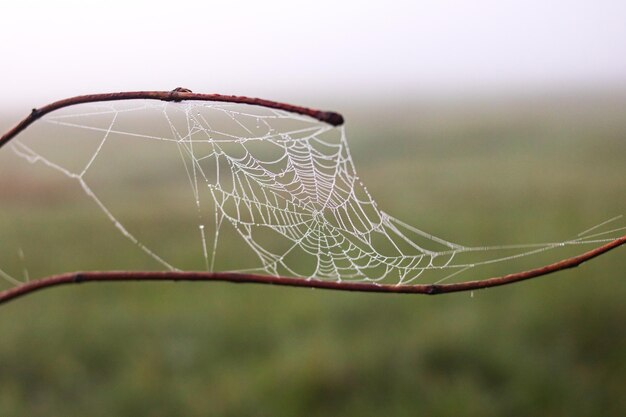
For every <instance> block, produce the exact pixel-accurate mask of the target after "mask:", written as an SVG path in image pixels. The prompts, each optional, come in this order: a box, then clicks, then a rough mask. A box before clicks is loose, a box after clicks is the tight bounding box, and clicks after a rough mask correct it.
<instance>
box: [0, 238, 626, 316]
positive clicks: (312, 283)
mask: <svg viewBox="0 0 626 417" xmlns="http://www.w3.org/2000/svg"><path fill="white" fill-rule="evenodd" d="M623 244H626V236H623V237H621V238H619V239H615V240H613V241H611V242H609V243H607V244H605V245H602V246H600V247H598V248H595V249H593V250H590V251H589V252H585V253H583V254H581V255H578V256H575V257H572V258H568V259H565V260H562V261H559V262H556V263H553V264H550V265H546V266H543V267H540V268H535V269H530V270H528V271H523V272H517V273H514V274H509V275H503V276H500V277H494V278H488V279H484V280H479V281H466V282H460V283H456V284H418V285H390V284H375V283H367V282H349V281H321V280H315V279H309V280H307V279H303V278H291V277H277V276H269V275H257V274H242V273H235V272H196V271H90V272H72V273H67V274H61V275H54V276H50V277H47V278H42V279H39V280H36V281H31V282H28V283H24V284H22V285H19V286H17V287H13V288H10V289H8V290H5V291H2V292H0V304H3V303H6V302H8V301H11V300H14V299H16V298H18V297H22V296H24V295H27V294H31V293H33V292H35V291H39V290H43V289H46V288H50V287H56V286H59V285H66V284H80V283H83V282H131V281H201V282H208V281H225V282H231V283H235V284H271V285H283V286H289V287H306V288H320V289H326V290H339V291H359V292H378V293H395V294H427V295H437V294H446V293H452V292H461V291H474V290H480V289H485V288H491V287H497V286H500V285H507V284H512V283H514V282H519V281H524V280H527V279H531V278H536V277H540V276H543V275H548V274H551V273H553V272H557V271H562V270H565V269H569V268H575V267H577V266H579V265H580V264H582V263H583V262H586V261H588V260H590V259H593V258H595V257H597V256H600V255H602V254H604V253H606V252H608V251H610V250H612V249H615V248H617V247H618V246H621V245H623Z"/></svg>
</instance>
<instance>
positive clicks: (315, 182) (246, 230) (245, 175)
mask: <svg viewBox="0 0 626 417" xmlns="http://www.w3.org/2000/svg"><path fill="white" fill-rule="evenodd" d="M38 124H40V125H42V126H45V127H46V128H47V129H48V130H47V131H46V134H45V136H46V137H45V140H46V141H50V140H52V139H53V137H60V138H75V137H77V138H78V137H89V138H90V139H86V140H85V142H86V143H87V142H89V141H91V143H93V145H92V147H91V148H90V149H89V150H88V151H87V152H86V157H85V158H82V160H81V159H80V158H73V157H72V152H73V150H67V149H65V150H58V149H57V150H54V151H50V150H48V151H44V150H40V149H38V148H37V146H36V145H37V142H36V141H33V143H32V144H31V143H30V142H29V141H28V140H26V139H24V140H22V139H20V138H18V140H14V141H13V142H12V143H11V147H12V149H13V151H14V152H15V154H16V155H18V156H19V157H21V158H23V159H24V160H26V161H28V162H30V163H31V164H37V165H42V166H45V167H47V168H48V169H50V170H52V171H56V172H57V173H60V174H62V175H63V176H65V177H67V178H68V179H70V180H71V181H73V182H75V183H76V184H78V186H79V187H80V189H81V190H82V192H83V193H84V195H85V196H86V197H87V198H88V199H90V200H91V201H93V202H94V203H95V204H96V205H97V207H98V208H99V210H100V211H101V212H102V214H103V215H104V216H105V217H106V218H107V219H108V220H109V221H110V222H111V223H112V224H113V225H114V227H115V228H116V229H117V231H118V232H119V233H120V234H121V235H122V236H123V237H124V238H125V239H126V240H128V241H129V242H131V243H132V244H133V245H134V246H136V247H137V248H138V249H139V250H140V251H142V252H143V253H145V255H147V256H148V257H150V258H151V259H152V260H153V261H154V263H155V264H156V265H158V266H159V267H160V268H166V269H170V270H178V269H182V268H181V267H180V266H179V265H175V264H174V262H172V261H171V260H170V259H168V257H167V256H164V255H163V254H161V253H159V251H158V250H155V249H152V248H151V247H150V245H148V244H147V243H145V241H144V240H143V239H140V238H139V236H137V235H136V233H135V232H133V231H131V229H130V228H129V227H127V225H126V224H125V223H124V222H123V221H121V220H119V219H118V216H117V214H116V212H115V210H113V209H112V208H110V207H109V205H108V204H106V203H105V202H104V199H103V198H101V196H100V195H101V191H97V192H96V188H97V187H94V186H93V185H92V183H91V180H90V174H91V173H92V171H94V170H96V169H98V166H99V165H98V164H99V161H100V160H101V159H103V158H104V157H105V154H106V153H107V148H108V147H109V146H110V143H111V142H115V141H117V142H119V141H124V142H125V146H126V147H127V148H128V152H129V153H131V154H132V152H133V147H134V146H135V144H136V143H138V142H142V143H144V144H145V143H148V144H150V145H151V146H153V144H155V143H159V144H161V145H163V146H164V148H163V149H166V152H167V153H168V154H169V155H176V158H177V162H176V164H177V165H176V166H177V168H180V169H179V172H180V174H181V175H182V176H184V177H185V178H186V180H185V181H186V182H187V183H188V190H189V191H190V192H188V194H187V195H188V196H190V197H191V200H192V201H193V205H194V206H195V208H196V211H197V218H198V224H197V231H198V240H199V245H200V248H201V249H200V250H201V254H202V255H201V256H202V258H203V259H202V260H203V265H204V268H206V270H210V271H213V270H219V269H220V268H219V267H218V266H217V265H218V263H219V260H218V252H219V251H218V249H219V248H220V242H221V239H222V236H223V234H224V233H226V232H227V231H228V232H230V233H233V232H234V234H235V236H236V237H237V239H238V240H239V242H240V244H241V245H244V246H245V247H247V248H249V250H251V252H252V253H253V254H254V256H253V257H254V258H255V259H254V264H255V265H254V266H252V267H250V268H248V267H246V268H239V269H236V270H238V271H249V272H252V271H253V272H262V273H266V274H271V275H288V276H294V277H301V278H303V279H322V280H336V281H342V280H343V281H369V282H379V283H395V284H399V285H406V284H411V283H416V282H420V283H422V282H429V283H440V282H445V281H449V280H458V279H459V276H460V275H461V274H463V273H466V272H467V271H468V270H472V269H474V268H476V267H478V266H485V265H491V264H496V263H502V262H506V261H512V260H514V259H518V258H522V257H527V256H530V255H538V254H541V253H544V252H547V251H551V250H554V249H557V248H562V247H564V246H572V245H581V244H592V243H594V244H595V243H601V242H607V241H609V240H611V239H610V238H609V235H611V234H613V233H615V232H616V231H618V230H622V229H624V228H623V227H620V228H613V229H611V230H606V229H607V228H609V226H610V225H611V224H612V223H613V222H614V221H616V220H617V219H618V218H619V217H616V218H613V219H610V220H608V221H606V222H603V223H601V224H598V225H596V226H594V227H592V228H590V229H588V230H586V231H584V232H582V233H580V234H579V235H577V236H575V237H574V238H573V239H570V240H566V241H559V242H550V243H534V244H526V245H505V246H502V245H501V246H482V247H475V246H473V247H469V246H465V245H462V244H458V243H455V242H451V241H448V240H446V239H443V238H440V237H437V236H434V235H432V234H429V233H428V232H426V231H423V230H421V229H418V228H416V227H413V226H411V225H409V224H407V223H405V222H403V221H401V220H399V219H396V218H395V217H393V216H391V215H390V214H388V213H386V212H385V211H383V210H381V209H380V208H379V206H378V204H377V203H376V201H375V200H374V199H373V198H372V196H371V195H370V194H369V192H368V190H367V188H366V187H365V185H364V184H363V182H362V181H361V179H360V178H359V176H358V174H357V171H356V169H355V165H354V162H353V159H352V156H351V154H350V149H349V147H348V143H347V138H346V130H345V127H344V126H341V127H332V126H329V125H326V124H324V123H321V122H318V121H317V120H313V119H311V118H308V117H305V116H299V115H295V114H292V113H288V112H284V111H280V110H273V109H267V108H263V107H258V106H249V105H235V104H225V103H210V102H182V103H165V102H155V101H148V100H133V101H127V102H113V103H98V104H90V105H81V106H77V107H74V108H69V109H63V110H62V111H57V112H54V113H52V114H49V115H47V116H45V117H44V118H43V119H42V120H41V121H40V122H39V123H38ZM52 131H54V132H55V133H52ZM42 139H43V138H41V137H40V141H41V140H42ZM42 149H43V148H42ZM150 168H151V169H152V170H155V169H157V170H158V167H155V166H150ZM169 168H170V167H168V169H169ZM109 171H111V170H110V169H109ZM151 172H152V171H151ZM168 172H169V171H168ZM104 191H106V189H105V190H104ZM191 216H193V214H191ZM230 269H232V268H230ZM463 275H465V274H463ZM0 276H1V277H3V278H4V279H5V280H7V281H10V282H12V283H13V284H15V283H19V280H17V279H15V278H13V277H12V276H11V275H9V274H8V273H6V272H3V271H2V270H0Z"/></svg>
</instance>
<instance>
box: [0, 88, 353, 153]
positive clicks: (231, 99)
mask: <svg viewBox="0 0 626 417" xmlns="http://www.w3.org/2000/svg"><path fill="white" fill-rule="evenodd" d="M137 99H144V100H161V101H173V102H180V101H183V100H190V101H219V102H228V103H238V104H251V105H256V106H262V107H269V108H271V109H278V110H284V111H288V112H291V113H297V114H302V115H304V116H309V117H312V118H314V119H317V120H319V121H320V122H324V123H328V124H330V125H332V126H340V125H342V124H343V116H342V115H341V114H339V113H335V112H331V111H322V110H315V109H309V108H307V107H301V106H294V105H291V104H286V103H279V102H276V101H270V100H264V99H262V98H250V97H244V96H227V95H223V94H198V93H192V92H191V91H190V90H188V89H185V88H180V87H179V88H176V89H174V90H172V91H125V92H120V93H104V94H88V95H85V96H76V97H71V98H66V99H63V100H59V101H55V102H54V103H50V104H48V105H46V106H43V107H40V108H38V109H33V110H32V112H31V113H30V114H29V115H28V116H26V117H25V118H24V119H23V120H22V121H21V122H19V123H18V124H17V125H16V126H15V127H13V129H11V130H9V131H8V132H6V133H5V134H4V135H2V137H1V138H0V148H2V147H3V146H4V145H6V144H7V143H8V142H9V141H10V140H11V139H13V138H14V137H15V136H16V135H17V134H18V133H20V132H22V131H23V130H24V129H26V128H27V127H28V126H30V125H31V124H32V123H33V122H35V121H36V120H37V119H39V118H41V117H42V116H44V115H46V114H48V113H50V112H53V111H55V110H59V109H62V108H64V107H70V106H75V105H77V104H85V103H97V102H102V101H119V100H137Z"/></svg>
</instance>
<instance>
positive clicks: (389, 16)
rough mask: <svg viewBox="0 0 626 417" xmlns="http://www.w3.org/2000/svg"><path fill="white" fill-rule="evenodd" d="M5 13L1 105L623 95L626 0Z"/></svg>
mask: <svg viewBox="0 0 626 417" xmlns="http://www.w3.org/2000/svg"><path fill="white" fill-rule="evenodd" d="M0 16H2V24H0V39H1V42H0V56H1V57H2V64H1V66H0V67H1V68H2V69H1V74H2V77H1V78H0V88H1V91H2V94H1V97H2V99H0V108H6V107H10V106H13V107H15V106H31V107H32V106H35V105H42V104H45V103H46V102H48V101H50V100H52V99H59V98H63V97H68V96H72V95H77V94H86V93H95V92H109V91H121V90H170V89H172V88H174V87H179V86H182V87H187V88H190V89H192V90H193V91H196V92H207V93H214V92H215V93H223V94H238V95H248V96H261V97H264V98H269V99H276V100H286V101H293V100H295V99H298V100H301V99H302V98H303V97H308V96H311V97H325V96H327V97H337V96H342V97H351V96H354V97H363V96H368V97H372V96H373V97H376V96H379V95H380V96H391V97H393V96H406V95H414V96H419V95H440V94H444V95H445V94H448V95H455V94H459V95H462V94H472V93H484V92H507V91H525V90H542V89H545V90H559V89H573V88H579V87H582V88H592V89H593V88H605V89H606V88H609V89H615V88H619V89H624V90H625V91H626V1H623V0H595V1H593V2H591V1H579V0H571V1H567V0H552V1H545V0H526V1H506V0H500V1H492V0H474V1H456V0H439V1H435V0H423V1H417V0H415V1H406V2H404V1H392V0H389V1H384V2H378V1H369V2H365V1H338V0H335V1H326V0H316V1H314V2H310V1H309V2H297V1H294V0H291V1H282V0H280V1H278V0H266V1H236V0H233V1H210V0H204V1H199V2H189V1H182V0H181V1H168V2H162V3H161V2H158V1H135V2H133V1H130V0H125V1H117V0H109V1H101V2H95V1H90V0H83V1H67V0H58V1H41V2H36V1H28V0H22V1H15V0H14V1H2V3H1V4H0ZM305 102H306V100H305ZM29 108H30V107H29Z"/></svg>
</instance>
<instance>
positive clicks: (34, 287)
mask: <svg viewBox="0 0 626 417" xmlns="http://www.w3.org/2000/svg"><path fill="white" fill-rule="evenodd" d="M132 99H152V100H163V101H174V102H179V101H182V100H199V101H226V102H232V103H242V104H253V105H259V106H264V107H270V108H274V109H280V110H285V111H289V112H294V113H298V114H302V115H306V116H310V117H313V118H315V119H318V120H320V121H322V122H325V123H329V124H331V125H333V126H338V125H341V124H343V117H342V116H341V115H340V114H338V113H334V112H324V111H319V110H313V109H308V108H305V107H299V106H292V105H289V104H283V103H277V102H273V101H268V100H263V99H257V98H248V97H240V96H224V95H221V94H195V93H192V92H190V91H188V90H186V89H182V88H177V89H175V90H172V91H167V92H165V91H136V92H121V93H109V94H91V95H86V96H78V97H72V98H68V99H64V100H60V101H57V102H54V103H52V104H48V105H47V106H44V107H41V108H40V109H33V111H32V113H31V114H30V115H28V116H27V117H26V118H24V119H23V120H22V121H21V122H20V123H19V124H17V125H16V126H15V127H14V128H13V129H11V130H9V131H8V132H7V133H5V134H4V135H3V136H2V137H1V138H0V147H2V146H4V145H6V144H7V143H8V142H9V141H10V140H11V139H12V138H14V137H15V136H16V135H17V134H19V133H20V132H21V131H23V130H24V129H26V128H27V127H28V126H29V125H30V124H32V123H33V122H35V121H36V120H37V119H39V118H40V117H42V116H43V115H45V114H47V113H50V112H52V111H54V110H58V109H61V108H63V107H68V106H72V105H76V104H81V103H92V102H100V101H113V100H132ZM624 244H626V236H622V237H620V238H618V239H615V240H613V241H611V242H609V243H607V244H605V245H602V246H600V247H598V248H595V249H592V250H590V251H588V252H585V253H583V254H581V255H578V256H574V257H571V258H568V259H564V260H562V261H559V262H555V263H553V264H549V265H545V266H542V267H539V268H535V269H530V270H528V271H523V272H517V273H513V274H508V275H503V276H499V277H493V278H488V279H483V280H477V281H465V282H460V283H454V284H416V285H391V284H376V283H372V282H350V281H322V280H317V279H303V278H293V277H278V276H269V275H257V274H244V273H235V272H196V271H88V272H73V273H66V274H61V275H54V276H50V277H46V278H41V279H39V280H36V281H30V282H27V283H23V284H20V285H17V286H15V287H13V288H10V289H7V290H5V291H2V292H0V304H3V303H6V302H9V301H11V300H14V299H16V298H19V297H22V296H24V295H27V294H31V293H33V292H35V291H39V290H43V289H46V288H50V287H55V286H59V285H66V284H79V283H83V282H130V281H202V282H205V281H225V282H231V283H238V284H243V283H255V284H271V285H283V286H290V287H306V288H320V289H328V290H339V291H360V292H378V293H396V294H427V295H436V294H445V293H452V292H461V291H474V290H479V289H484V288H490V287H497V286H500V285H507V284H512V283H514V282H519V281H524V280H527V279H531V278H536V277H540V276H543V275H548V274H551V273H553V272H557V271H562V270H565V269H569V268H574V267H577V266H579V265H580V264H582V263H583V262H586V261H589V260H591V259H593V258H595V257H597V256H600V255H602V254H604V253H606V252H608V251H610V250H612V249H615V248H617V247H619V246H622V245H624Z"/></svg>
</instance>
